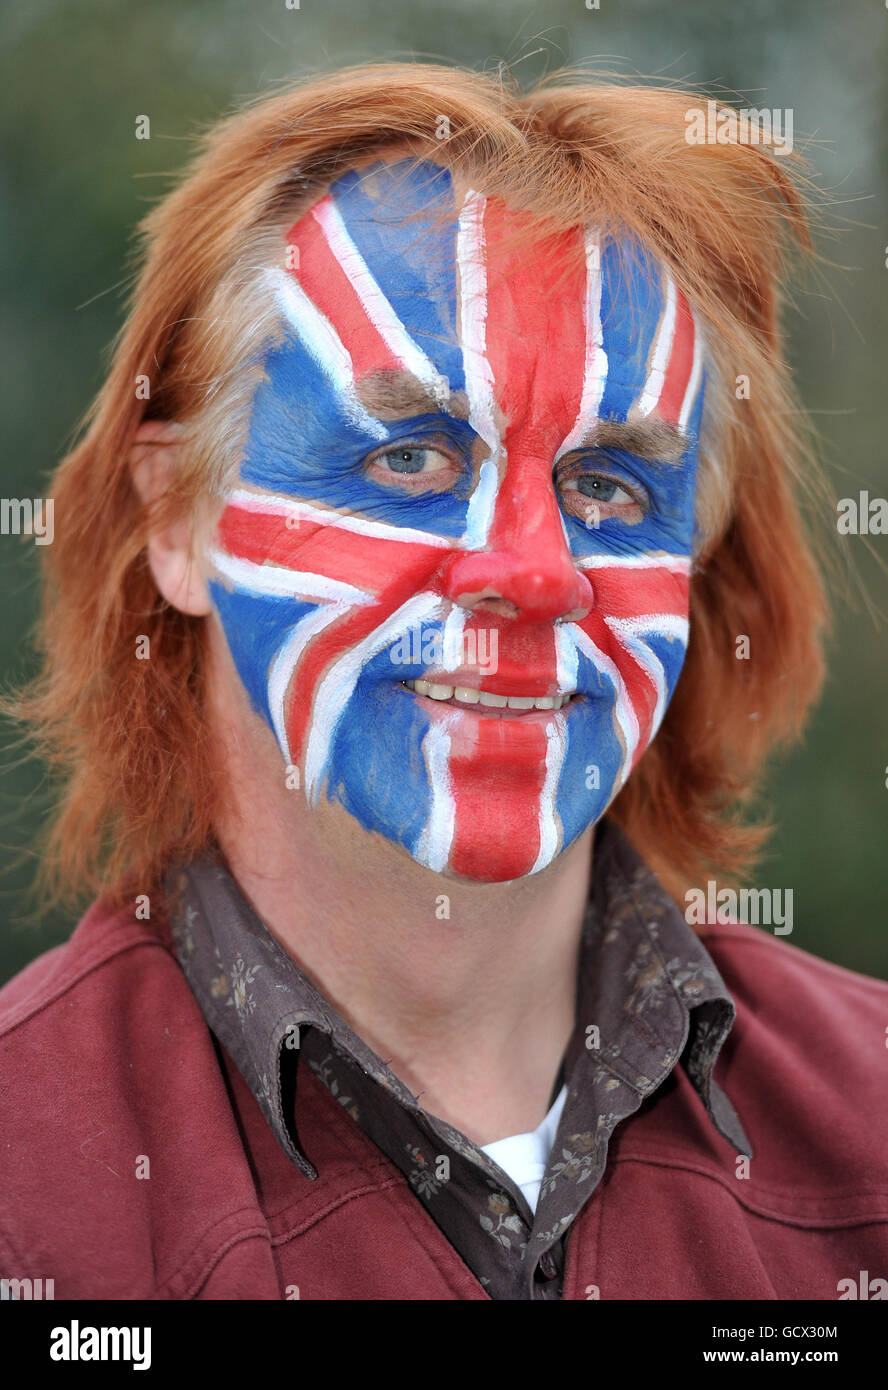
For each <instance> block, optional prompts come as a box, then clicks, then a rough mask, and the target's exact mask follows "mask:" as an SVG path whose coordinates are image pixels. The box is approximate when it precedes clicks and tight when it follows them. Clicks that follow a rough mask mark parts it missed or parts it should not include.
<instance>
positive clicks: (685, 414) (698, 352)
mask: <svg viewBox="0 0 888 1390" xmlns="http://www.w3.org/2000/svg"><path fill="white" fill-rule="evenodd" d="M691 318H692V319H693V321H694V360H693V362H692V364H691V375H690V378H689V380H688V385H687V390H686V391H685V394H684V400H683V401H682V403H681V413H680V415H679V417H678V428H679V429H680V430H681V432H682V434H686V433H687V429H688V420H689V419H690V416H691V411H692V410H693V408H694V402H695V400H696V399H697V391H698V389H699V386H700V377H701V376H702V375H703V334H702V333H701V331H700V323H699V321H698V319H697V315H696V314H695V313H694V311H693V310H691Z"/></svg>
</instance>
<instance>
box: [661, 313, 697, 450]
mask: <svg viewBox="0 0 888 1390" xmlns="http://www.w3.org/2000/svg"><path fill="white" fill-rule="evenodd" d="M695 334H696V329H695V326H694V319H693V316H692V314H691V309H690V305H689V304H688V301H687V300H686V299H685V297H684V295H683V294H682V292H681V290H680V289H678V287H677V286H676V293H675V331H674V333H673V335H672V351H671V352H670V354H669V362H668V364H667V367H666V374H665V378H664V381H663V389H662V391H661V392H660V399H659V402H658V404H657V413H658V414H659V416H660V417H661V419H663V420H665V421H666V423H667V424H669V425H677V424H678V420H679V416H680V415H681V407H682V404H683V402H684V398H685V392H686V391H687V389H688V382H689V381H690V379H691V371H692V369H693V365H694V337H695Z"/></svg>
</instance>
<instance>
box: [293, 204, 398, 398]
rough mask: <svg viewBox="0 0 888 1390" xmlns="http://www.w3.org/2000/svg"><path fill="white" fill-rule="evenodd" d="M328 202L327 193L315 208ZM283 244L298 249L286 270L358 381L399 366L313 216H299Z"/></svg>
mask: <svg viewBox="0 0 888 1390" xmlns="http://www.w3.org/2000/svg"><path fill="white" fill-rule="evenodd" d="M331 203H332V200H331V199H330V198H329V196H328V197H327V198H324V199H322V201H321V203H320V204H319V205H318V207H319V208H322V207H323V206H324V204H331ZM287 244H288V246H289V247H291V248H294V250H295V251H296V252H298V257H297V264H296V265H295V266H293V268H292V270H291V272H290V273H291V274H292V275H293V276H295V278H296V279H297V280H298V281H299V283H300V285H301V286H302V288H303V289H304V290H305V293H306V294H307V295H308V297H309V299H310V300H311V301H312V303H313V304H314V305H315V307H316V308H318V309H320V311H321V313H322V314H323V315H324V317H325V318H327V319H328V320H329V321H330V323H331V324H332V325H333V327H334V328H335V330H336V332H337V334H338V335H339V338H340V340H341V342H342V343H343V344H345V346H346V347H347V349H348V353H349V356H350V357H351V360H352V365H353V367H354V373H355V379H356V380H360V378H361V377H362V376H366V375H367V374H368V373H370V372H378V371H384V370H389V371H392V370H395V369H397V368H398V367H400V366H401V363H400V362H399V360H398V358H397V357H396V356H395V354H394V353H393V352H392V351H391V349H390V348H389V346H388V344H387V343H386V342H385V339H384V338H383V337H382V335H381V334H380V332H379V331H378V329H377V328H376V327H375V326H374V324H373V323H372V322H371V320H370V318H369V317H368V315H367V311H366V309H365V308H364V305H363V304H362V302H361V300H360V298H359V296H358V294H357V292H356V291H355V288H354V286H353V285H352V283H351V281H350V280H349V278H348V276H347V275H346V273H345V271H344V270H343V268H342V266H341V265H340V263H339V261H338V259H337V258H336V256H335V255H334V253H333V251H332V249H331V247H330V244H329V242H328V241H327V238H326V236H325V234H324V230H323V227H322V226H321V224H320V222H319V221H318V220H317V218H316V217H315V216H305V217H302V218H300V220H299V221H298V222H296V223H295V224H294V226H292V227H291V228H290V231H289V232H288V233H287Z"/></svg>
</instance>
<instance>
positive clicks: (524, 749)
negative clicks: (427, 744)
mask: <svg viewBox="0 0 888 1390" xmlns="http://www.w3.org/2000/svg"><path fill="white" fill-rule="evenodd" d="M519 747H520V750H521V751H520V753H519V752H518V749H519ZM546 748H547V740H546V731H545V728H544V726H543V725H542V724H540V723H534V724H528V725H523V724H521V722H520V721H518V720H507V719H496V718H491V719H483V720H481V721H479V723H478V725H477V736H476V738H475V741H474V747H471V748H464V747H454V748H452V750H451V754H450V777H451V790H452V795H453V802H454V811H455V816H454V835H453V844H452V846H451V851H450V866H451V869H452V870H453V872H454V873H456V874H462V875H464V876H465V877H467V878H474V879H479V880H480V881H482V882H484V881H487V880H489V879H490V878H491V877H492V875H491V871H490V866H491V864H495V865H496V875H495V877H496V879H497V880H498V881H500V880H502V879H503V878H520V877H521V876H522V875H523V874H527V873H530V871H531V869H532V868H533V866H534V864H535V863H536V860H537V856H538V854H539V851H540V833H539V823H538V820H537V817H536V816H535V815H533V814H532V813H530V812H529V807H530V806H536V807H539V804H540V796H541V793H542V790H543V787H544V785H545V780H546ZM519 767H520V768H521V769H522V770H521V772H520V773H519V772H518V771H517V769H518V768H519ZM492 845H496V850H495V852H494V853H491V846H492Z"/></svg>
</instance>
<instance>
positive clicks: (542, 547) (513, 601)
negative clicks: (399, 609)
mask: <svg viewBox="0 0 888 1390" xmlns="http://www.w3.org/2000/svg"><path fill="white" fill-rule="evenodd" d="M512 510H513V516H512V518H511V520H510V523H509V524H505V525H503V524H500V525H499V526H498V525H497V524H496V523H497V520H498V518H497V517H496V516H495V517H494V525H493V526H492V528H491V535H490V539H489V542H488V549H486V550H469V551H453V552H451V554H450V555H449V556H448V557H447V559H446V560H445V562H444V565H443V566H442V568H441V571H440V575H439V582H440V585H441V592H442V593H443V595H444V597H445V598H449V599H450V600H451V602H453V603H455V604H458V605H459V606H460V607H461V608H467V609H470V610H476V611H477V610H481V611H487V612H491V613H498V614H499V615H500V616H502V617H505V618H512V619H517V620H520V621H523V622H528V623H539V622H555V621H556V620H560V621H562V622H564V621H572V622H581V621H582V620H583V618H585V617H587V616H588V614H589V612H590V611H591V609H592V605H593V603H594V593H593V589H592V585H591V584H590V582H589V580H588V579H587V577H586V575H585V574H581V573H580V572H579V571H578V570H577V569H576V567H575V565H574V562H573V559H572V557H571V554H570V550H569V549H568V546H567V541H566V539H565V535H564V530H563V528H562V524H561V514H560V512H559V509H558V503H557V501H556V500H555V497H554V494H551V493H550V495H549V496H547V497H542V498H541V497H539V496H537V497H536V498H534V499H531V498H529V497H525V498H524V499H523V506H518V507H517V508H514V509H512Z"/></svg>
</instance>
